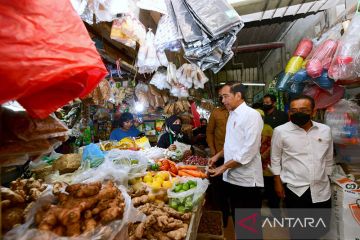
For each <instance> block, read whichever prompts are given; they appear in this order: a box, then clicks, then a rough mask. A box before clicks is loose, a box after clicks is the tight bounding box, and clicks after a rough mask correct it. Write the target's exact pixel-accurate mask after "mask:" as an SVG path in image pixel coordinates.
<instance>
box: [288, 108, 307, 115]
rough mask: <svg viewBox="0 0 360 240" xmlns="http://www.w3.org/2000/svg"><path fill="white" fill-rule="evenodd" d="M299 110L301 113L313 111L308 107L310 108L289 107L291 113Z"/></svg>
mask: <svg viewBox="0 0 360 240" xmlns="http://www.w3.org/2000/svg"><path fill="white" fill-rule="evenodd" d="M297 112H300V113H305V114H311V113H312V110H310V109H308V108H299V109H297V108H291V109H289V113H297Z"/></svg>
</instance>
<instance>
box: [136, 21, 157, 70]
mask: <svg viewBox="0 0 360 240" xmlns="http://www.w3.org/2000/svg"><path fill="white" fill-rule="evenodd" d="M136 66H137V67H138V68H139V71H138V72H139V73H141V74H143V73H153V72H155V71H156V70H157V69H158V67H160V62H159V59H158V56H157V54H156V48H155V45H154V34H153V33H152V31H151V29H150V28H149V31H148V32H147V34H146V39H145V43H144V44H142V45H141V46H140V49H139V52H138V56H137V61H136Z"/></svg>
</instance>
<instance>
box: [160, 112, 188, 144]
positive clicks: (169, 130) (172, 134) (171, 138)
mask: <svg viewBox="0 0 360 240" xmlns="http://www.w3.org/2000/svg"><path fill="white" fill-rule="evenodd" d="M181 126H182V124H181V119H180V118H179V117H178V116H176V115H172V116H170V117H169V118H167V119H166V120H165V133H164V134H163V135H161V137H160V139H159V141H158V143H157V146H158V147H160V148H168V149H169V150H171V151H175V150H176V146H175V145H174V142H175V141H179V142H182V143H186V144H189V143H190V141H189V139H188V138H187V137H186V135H183V134H182V133H181Z"/></svg>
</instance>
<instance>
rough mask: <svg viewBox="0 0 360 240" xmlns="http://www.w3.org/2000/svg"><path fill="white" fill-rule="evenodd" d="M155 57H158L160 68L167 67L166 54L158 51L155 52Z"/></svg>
mask: <svg viewBox="0 0 360 240" xmlns="http://www.w3.org/2000/svg"><path fill="white" fill-rule="evenodd" d="M156 56H157V57H158V59H159V62H160V64H161V66H164V67H167V66H168V65H169V62H168V60H167V57H166V54H165V52H164V51H161V50H158V51H157V52H156Z"/></svg>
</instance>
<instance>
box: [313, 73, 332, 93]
mask: <svg viewBox="0 0 360 240" xmlns="http://www.w3.org/2000/svg"><path fill="white" fill-rule="evenodd" d="M313 81H314V83H315V84H317V85H318V86H319V87H320V88H322V89H325V90H331V89H332V87H333V85H334V80H333V79H331V78H329V76H328V71H327V70H324V71H323V72H322V73H321V76H320V77H318V78H315V79H313Z"/></svg>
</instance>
